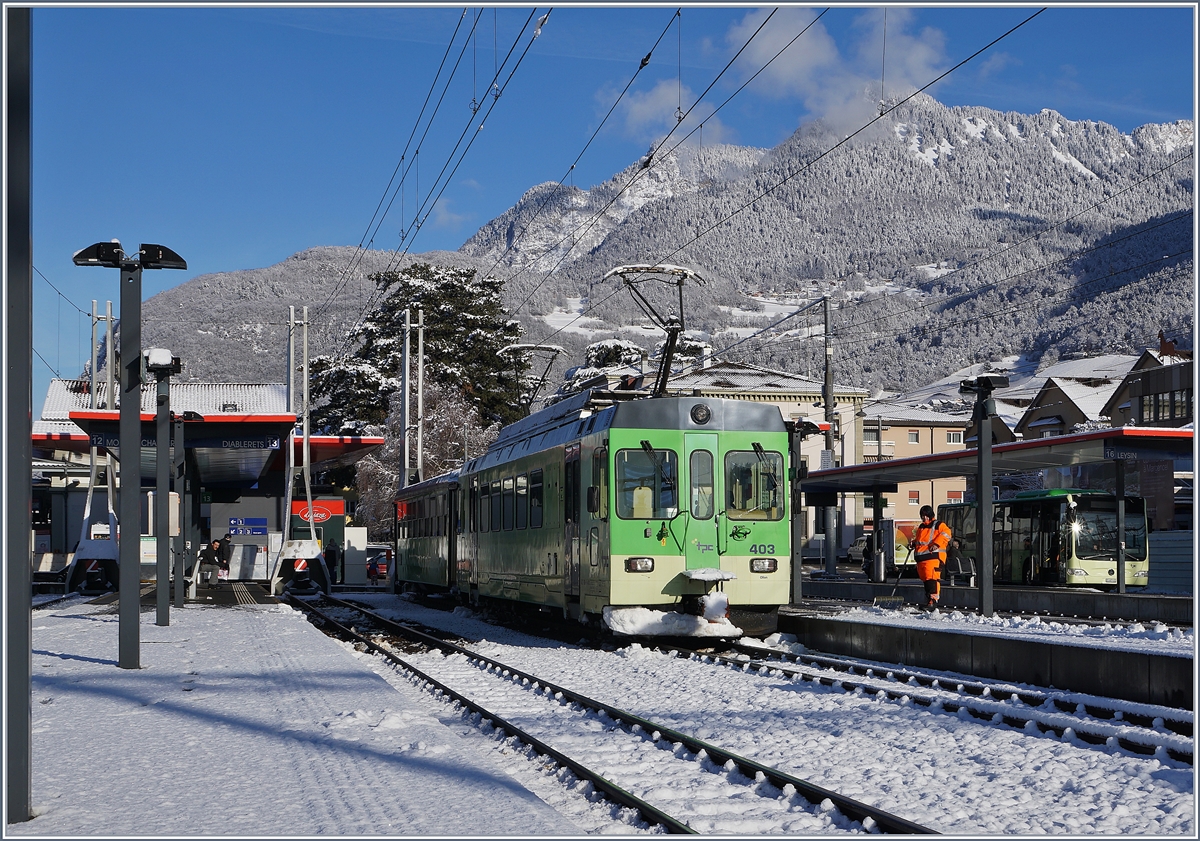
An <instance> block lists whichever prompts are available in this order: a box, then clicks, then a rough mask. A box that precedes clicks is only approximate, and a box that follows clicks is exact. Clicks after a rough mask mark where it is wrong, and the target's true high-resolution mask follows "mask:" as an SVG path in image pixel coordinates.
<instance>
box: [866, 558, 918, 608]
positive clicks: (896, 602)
mask: <svg viewBox="0 0 1200 841" xmlns="http://www.w3.org/2000/svg"><path fill="white" fill-rule="evenodd" d="M911 557H912V547H911V546H909V547H908V554H907V555H906V556H905V557H904V564H903V565H901V566H898V567H896V586H895V587H893V588H892V592H891V595H888V596H876V597H875V598H874V600H873V601H872V602H871V604H872V606H874V607H883V608H887V609H889V610H894V609H896V608H898V607H900V606H901V605H902V604H904V596H897V595H896V591H897V590H899V589H900V576H901V575H903V574H904V567H905V566H907V565H908V559H909V558H911Z"/></svg>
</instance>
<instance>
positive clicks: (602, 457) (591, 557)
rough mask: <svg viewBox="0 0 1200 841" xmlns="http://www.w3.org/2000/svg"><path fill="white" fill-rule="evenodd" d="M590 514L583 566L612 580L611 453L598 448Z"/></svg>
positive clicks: (586, 517) (585, 522)
mask: <svg viewBox="0 0 1200 841" xmlns="http://www.w3.org/2000/svg"><path fill="white" fill-rule="evenodd" d="M588 479H589V481H588V485H587V494H586V497H585V501H586V509H587V511H586V513H584V512H580V513H581V516H582V517H583V526H584V528H586V529H587V534H586V535H585V537H584V540H583V563H584V564H586V565H587V566H588V567H589V568H590V569H591V571H592V573H593V574H598V575H599V577H600V578H602V579H605V580H607V578H608V560H609V543H608V527H607V524H606V522H607V520H608V450H607V449H605V448H604V447H597V448H596V449H595V450H593V451H592V463H591V474H590V476H589V477H588Z"/></svg>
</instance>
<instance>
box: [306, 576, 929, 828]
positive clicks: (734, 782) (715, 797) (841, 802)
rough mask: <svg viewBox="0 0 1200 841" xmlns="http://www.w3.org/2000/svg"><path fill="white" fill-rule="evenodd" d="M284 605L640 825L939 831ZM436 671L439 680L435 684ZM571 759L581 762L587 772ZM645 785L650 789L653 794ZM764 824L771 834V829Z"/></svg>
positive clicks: (496, 667) (377, 629)
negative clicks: (419, 659) (413, 655)
mask: <svg viewBox="0 0 1200 841" xmlns="http://www.w3.org/2000/svg"><path fill="white" fill-rule="evenodd" d="M289 601H290V603H291V604H293V605H295V606H297V607H298V608H300V609H301V610H304V611H306V612H308V613H309V614H310V615H311V616H313V617H314V618H315V619H316V620H318V621H319V622H320V623H321V624H322V625H324V626H325V627H326V628H327V629H328V630H331V631H336V632H337V633H339V634H342V635H346V636H348V637H349V638H352V639H354V640H356V641H357V642H358V643H359V644H361V645H363V646H364V647H366V648H368V649H370V650H372V651H375V652H377V653H379V654H381V655H382V656H384V657H386V658H387V659H388V660H389V661H390V662H391V663H393V664H395V665H396V666H398V667H399V668H402V669H404V670H405V671H407V672H408V673H410V674H411V675H412V676H413V677H414V679H416V680H418V681H421V682H423V683H424V684H426V685H427V686H428V687H429V688H430V689H431V691H434V692H435V693H440V694H441V695H443V696H445V697H447V698H449V699H451V700H453V701H455V702H457V703H459V704H461V705H462V706H463V707H464V708H466V709H467V710H470V712H471V714H472V715H473V716H476V717H478V720H479V721H480V722H481V723H482V722H484V721H488V722H491V724H492V725H494V726H497V727H500V728H502V729H503V730H505V731H506V732H508V733H510V734H511V735H513V736H515V737H516V738H518V739H520V740H521V741H522V742H524V743H525V744H528V745H530V746H532V747H533V748H534V749H535V750H537V751H538V752H539V753H541V754H543V755H545V756H548V757H550V758H551V759H553V760H554V761H555V762H557V763H559V764H560V765H561V766H563V767H565V768H568V769H569V770H570V771H571V772H572V773H574V774H575V775H576V776H577V777H580V778H582V779H586V780H588V781H589V782H591V783H592V785H593V786H594V787H595V788H596V789H597V790H599V791H601V792H603V793H604V795H605V796H606V797H608V798H609V799H610V800H612V801H613V802H616V803H619V804H621V805H623V806H626V807H628V808H632V809H635V810H636V811H637V812H638V813H639V814H640V815H641V816H642V818H643V819H644V820H645V821H647V822H648V823H651V824H656V825H658V826H661V827H663V829H665V830H666V831H668V832H672V833H694V832H698V831H703V832H713V831H715V832H728V831H735V830H734V829H731V828H730V827H728V826H726V825H724V824H723V823H722V818H721V816H722V815H725V814H728V813H729V811H730V804H732V803H738V804H739V806H738V809H739V810H740V811H741V812H742V813H746V812H748V813H749V814H751V815H753V816H754V817H753V818H752V820H753V821H754V824H753V825H754V826H755V830H754V831H755V832H763V831H774V832H778V831H785V832H793V833H809V832H814V831H821V832H836V831H839V830H841V831H847V832H853V831H860V832H861V831H868V832H871V831H877V832H885V833H900V834H909V835H912V834H931V833H933V832H934V831H933V830H931V829H928V828H926V827H923V826H920V825H918V824H915V823H913V822H911V821H907V820H905V819H903V818H900V817H898V816H896V815H893V814H891V813H889V812H885V811H883V810H880V809H876V808H874V807H872V806H870V805H867V804H864V803H861V802H859V801H857V800H854V799H852V798H848V797H844V796H842V795H839V794H837V793H836V792H832V791H829V790H827V789H825V788H822V787H820V786H817V785H815V784H813V783H811V782H809V781H806V780H802V779H800V778H798V777H794V776H792V775H790V774H788V773H786V772H784V771H781V770H779V769H776V768H771V767H768V766H766V765H762V764H760V763H758V762H755V761H754V760H752V759H748V758H746V757H742V756H738V755H737V754H734V753H732V752H730V751H727V750H724V749H722V748H720V747H717V746H715V745H712V744H709V743H707V742H704V741H701V740H699V739H695V738H693V737H690V736H687V735H686V734H683V733H679V732H677V731H675V730H672V729H671V728H668V727H665V726H662V725H660V724H657V723H655V722H653V721H650V720H647V719H645V718H642V717H640V716H637V715H634V714H632V713H629V712H626V711H624V710H621V709H618V708H615V707H613V706H612V705H610V704H604V703H601V702H599V701H595V700H593V699H591V698H588V697H586V696H584V695H582V694H580V693H577V692H574V691H572V690H570V689H568V688H566V687H562V686H558V685H555V684H553V683H551V682H548V681H546V680H543V679H541V678H539V677H538V676H536V675H532V674H529V673H526V672H524V671H522V670H520V669H517V668H514V667H512V666H509V665H506V664H504V663H501V662H498V661H496V660H494V659H492V658H489V657H486V656H484V655H481V654H478V653H476V652H473V651H470V650H469V649H466V648H463V647H461V646H459V645H457V644H454V643H452V642H449V641H448V640H447V639H445V638H444V636H434V635H432V634H427V633H424V632H422V631H419V630H417V629H416V628H414V627H412V626H410V625H407V624H400V623H395V622H391V621H389V620H387V619H385V618H383V617H381V616H379V615H378V614H375V613H373V612H371V611H368V610H366V609H364V608H362V607H361V606H358V605H354V604H352V603H349V602H346V601H342V600H340V599H337V598H332V597H326V598H325V599H324V601H323V603H324V604H330V605H334V606H336V607H337V608H338V609H339V611H352V612H353V614H352V615H357V616H360V617H362V621H363V622H367V623H369V624H370V625H371V626H372V630H371V631H370V632H368V633H364V632H362V631H361V630H360V629H358V628H355V627H351V626H353V625H356V624H358V623H357V622H355V621H354V620H349V621H347V620H346V619H345V618H342V617H338V618H335V617H333V616H331V615H330V614H329V612H327V611H325V610H322V609H320V608H318V607H316V606H315V605H314V604H310V603H308V602H305V601H302V600H300V599H289ZM385 635H387V636H390V637H391V638H392V639H391V640H389V639H387V638H386V637H385ZM401 641H402V642H401ZM413 646H419V647H421V648H425V649H437V650H439V651H441V652H442V653H444V654H445V656H444V657H442V658H440V659H439V660H437V661H430V662H426V663H425V665H424V666H423V667H422V668H418V667H417V666H415V665H414V664H413V663H411V662H409V661H408V660H406V659H404V658H403V657H401V656H400V654H399V653H398V649H411V648H412V647H413ZM425 659H426V660H427V661H428V659H429V658H425ZM434 671H436V672H437V673H436V674H433V673H432V672H434ZM479 698H486V699H487V700H486V703H487V707H484V706H483V703H481V702H480V701H479V700H476V699H479ZM554 744H558V745H561V746H562V748H561V749H560V748H556V747H555V746H554ZM571 753H575V754H579V755H584V756H586V757H587V760H586V764H585V760H580V759H575V758H573V757H572V756H571V755H570V754H571ZM592 766H596V767H592ZM630 768H636V769H637V772H636V773H631V772H630V771H629V769H630ZM698 776H703V778H704V782H703V784H702V785H700V786H697V785H696V784H695V781H696V778H697V777H698ZM647 779H652V780H653V781H654V782H653V783H652V784H649V785H647V784H646V783H645V780H647ZM622 783H624V785H622ZM680 792H687V796H686V797H680V796H679V793H680ZM697 792H702V793H703V796H698V795H697ZM651 801H655V802H657V803H659V804H665V806H663V805H655V803H654V802H651ZM768 825H769V826H771V827H773V828H771V829H767V828H765V827H766V826H768Z"/></svg>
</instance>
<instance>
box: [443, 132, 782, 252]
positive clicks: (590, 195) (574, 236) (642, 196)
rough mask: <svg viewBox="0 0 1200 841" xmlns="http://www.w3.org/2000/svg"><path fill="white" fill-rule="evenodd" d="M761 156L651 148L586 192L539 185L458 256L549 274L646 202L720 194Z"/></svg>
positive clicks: (750, 151) (724, 148)
mask: <svg viewBox="0 0 1200 841" xmlns="http://www.w3.org/2000/svg"><path fill="white" fill-rule="evenodd" d="M766 154H767V150H766V149H755V148H747V147H743V146H729V145H724V144H722V145H716V146H705V147H698V146H694V145H690V144H683V145H680V146H678V147H677V148H675V149H672V150H669V151H664V152H662V153H660V154H658V155H657V157H656V153H655V151H654V150H653V149H651V150H649V151H648V152H647V154H646V156H645V157H643V158H641V159H640V160H638V161H636V162H635V163H632V164H630V165H629V166H628V167H626V168H625V169H623V170H622V171H621V172H618V173H617V174H616V175H614V176H613V177H612V178H610V179H609V180H608V181H605V182H604V183H603V184H597V185H596V186H594V187H591V188H590V189H587V190H582V189H579V188H577V187H569V186H564V185H561V184H558V183H556V182H547V183H545V184H538V185H537V186H536V187H532V188H530V189H529V190H528V191H527V192H526V193H525V195H523V196H521V198H520V200H519V201H518V202H517V203H516V204H515V205H513V206H512V207H511V208H510V209H509V210H507V211H506V212H505V213H503V214H501V215H500V216H498V217H497V218H495V219H493V220H492V221H491V222H488V223H487V224H486V225H484V226H483V227H482V228H480V229H479V230H478V232H476V233H475V235H474V236H472V237H471V238H470V239H469V240H467V241H466V243H465V244H464V245H463V246H462V248H460V249H459V251H460V252H462V253H463V254H466V255H468V256H471V257H474V258H477V259H478V260H481V261H485V262H487V263H488V264H494V265H496V266H497V267H498V268H499V269H503V270H512V269H526V270H532V271H536V272H550V271H554V270H555V269H557V268H558V267H560V266H561V265H563V264H569V263H572V262H574V261H575V260H578V259H579V258H580V257H582V256H583V255H585V254H587V253H588V252H589V251H592V250H593V249H595V248H597V247H598V246H599V245H600V244H601V243H603V242H604V240H605V239H606V238H607V237H608V236H609V235H610V234H612V233H613V232H614V231H615V230H617V229H618V228H619V227H620V226H621V225H622V224H624V223H625V221H626V220H627V219H629V217H630V216H631V215H632V214H633V213H635V212H636V211H638V210H640V209H641V208H643V207H645V206H646V205H648V204H651V203H654V202H660V201H664V200H669V199H672V198H677V197H681V196H685V195H690V194H695V193H697V192H700V191H701V190H709V189H720V187H721V186H723V185H727V184H729V183H732V182H736V181H737V180H739V179H741V178H743V177H745V175H746V174H747V173H748V172H750V171H751V170H752V169H753V168H754V166H755V165H757V164H758V163H759V161H761V160H762V158H763V157H764V156H765V155H766ZM651 164H652V165H651Z"/></svg>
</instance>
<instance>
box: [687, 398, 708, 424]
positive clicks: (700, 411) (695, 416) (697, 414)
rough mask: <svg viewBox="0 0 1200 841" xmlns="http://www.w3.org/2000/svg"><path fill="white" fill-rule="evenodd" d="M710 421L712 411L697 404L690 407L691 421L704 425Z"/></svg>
mask: <svg viewBox="0 0 1200 841" xmlns="http://www.w3.org/2000/svg"><path fill="white" fill-rule="evenodd" d="M711 419H712V409H710V408H708V406H707V405H705V404H704V403H697V404H696V405H695V406H693V407H692V420H693V421H694V422H695V423H698V424H701V425H703V424H706V423H708V422H709V420H711Z"/></svg>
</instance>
